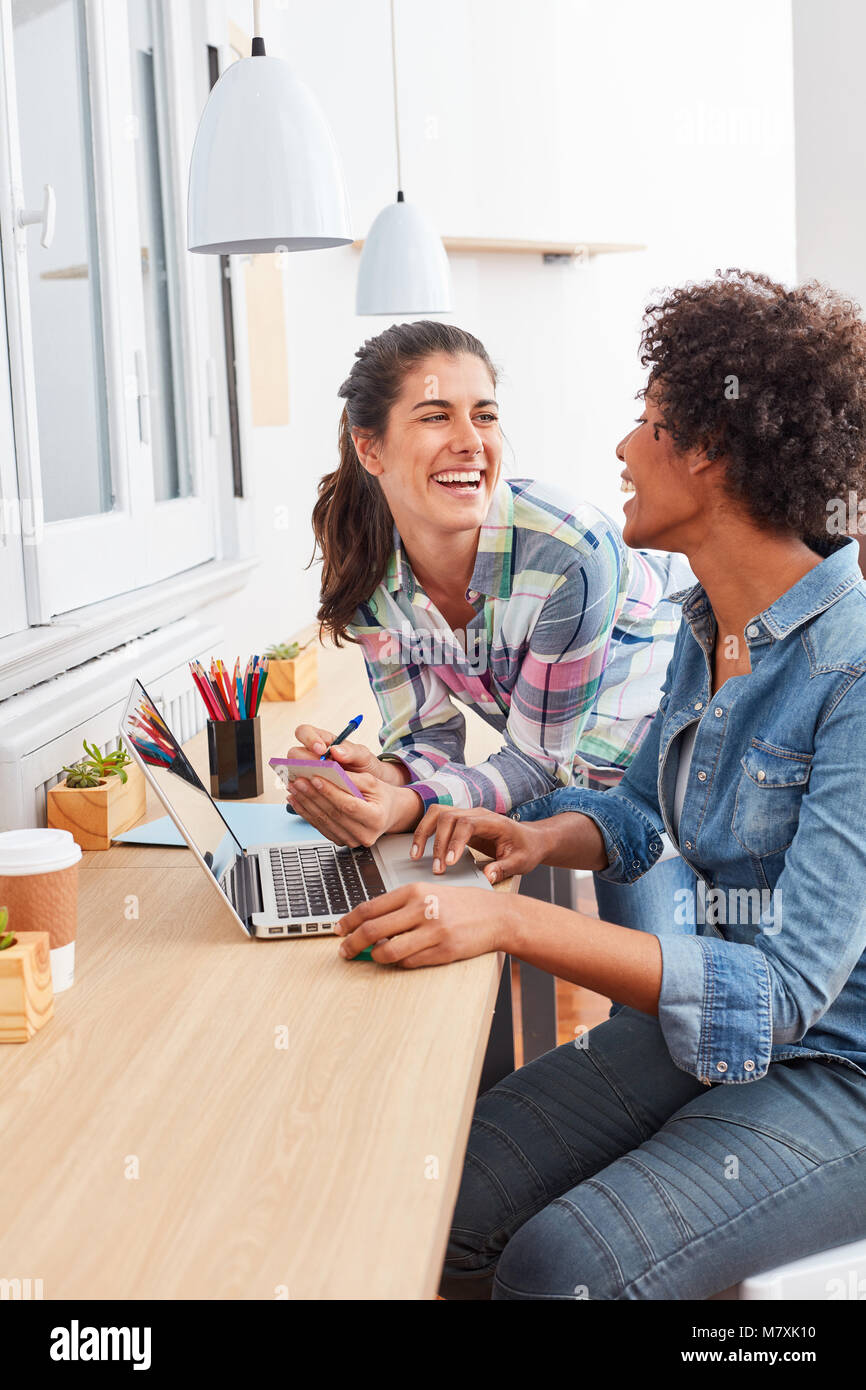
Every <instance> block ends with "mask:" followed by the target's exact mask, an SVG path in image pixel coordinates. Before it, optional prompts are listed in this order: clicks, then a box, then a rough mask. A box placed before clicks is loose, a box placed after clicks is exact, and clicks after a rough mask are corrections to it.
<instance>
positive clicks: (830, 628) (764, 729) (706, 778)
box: [511, 539, 866, 1084]
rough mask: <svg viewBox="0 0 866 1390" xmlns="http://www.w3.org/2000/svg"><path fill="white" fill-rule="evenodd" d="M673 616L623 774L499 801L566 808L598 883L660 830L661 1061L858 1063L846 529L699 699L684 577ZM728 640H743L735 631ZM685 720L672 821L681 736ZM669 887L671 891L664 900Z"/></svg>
mask: <svg viewBox="0 0 866 1390" xmlns="http://www.w3.org/2000/svg"><path fill="white" fill-rule="evenodd" d="M675 597H676V598H677V599H678V600H679V601H680V602H682V604H683V618H684V621H683V622H682V623H681V625H680V628H679V632H678V635H677V640H676V643H675V645H674V651H673V656H672V657H671V662H670V665H669V667H668V671H667V675H666V677H665V682H664V686H663V687H662V697H663V698H662V701H661V704H660V705H659V708H658V712H657V713H656V715H655V718H654V719H653V722H652V724H651V725H650V729H649V732H648V734H647V736H646V738H645V739H644V741H643V742H642V744H641V746H640V748H639V749H638V751H637V753H636V754H635V756H634V758H633V760H632V762H631V764H630V766H629V767H628V769H627V771H626V773H625V775H624V777H623V778H622V781H621V782H620V783H619V785H618V786H617V787H614V788H610V789H608V790H606V791H593V790H590V789H589V788H581V787H571V788H562V789H560V790H558V791H555V792H552V793H549V794H548V795H546V796H542V797H538V798H537V799H536V800H534V801H530V802H527V803H526V804H525V805H523V806H521V807H519V808H518V809H517V810H515V811H512V812H511V815H512V816H513V818H514V819H515V820H537V819H540V818H542V817H545V816H552V815H557V814H559V813H560V812H563V811H581V812H583V813H584V814H585V815H588V816H590V817H591V818H592V819H593V820H594V821H595V822H596V824H597V825H598V827H599V830H600V831H601V834H602V836H603V838H604V843H605V847H606V849H607V854H608V861H609V862H608V867H607V868H606V869H605V870H603V871H602V874H601V877H602V878H607V879H611V880H612V881H614V882H616V883H633V882H634V881H635V879H638V878H640V877H641V875H642V874H644V873H646V872H647V870H648V869H650V868H651V867H652V866H653V864H654V863H655V862H656V860H657V859H658V857H659V854H660V852H661V849H662V844H661V839H660V836H661V834H662V832H663V831H665V830H666V831H667V833H668V835H669V836H670V838H671V840H672V841H673V842H674V844H676V845H678V847H679V850H680V853H681V854H682V856H683V858H684V859H685V860H686V861H687V862H688V863H689V864H690V865H691V867H692V868H693V869H694V871H695V873H696V875H697V892H696V893H690V894H688V895H686V894H685V893H683V894H682V897H683V898H686V897H688V898H689V899H692V900H693V901H692V902H691V904H690V906H685V905H684V903H683V902H678V903H674V902H672V903H671V912H672V914H673V917H672V921H673V922H680V923H681V922H683V921H684V920H686V919H685V917H684V915H683V913H684V911H689V912H691V922H693V923H694V927H693V929H692V930H689V931H687V932H686V933H683V931H682V929H680V931H679V932H672V931H670V929H669V928H670V924H668V923H664V922H662V923H659V932H658V936H659V943H660V946H661V952H662V972H663V973H662V985H661V993H660V996H659V1005H658V1017H659V1025H660V1027H661V1030H662V1033H663V1036H664V1038H665V1042H666V1044H667V1046H668V1049H669V1051H670V1054H671V1057H672V1058H673V1060H674V1062H675V1063H676V1064H677V1066H678V1067H680V1068H682V1069H683V1070H684V1071H687V1072H689V1073H691V1075H693V1076H695V1077H697V1078H698V1079H699V1080H701V1081H703V1082H704V1083H706V1084H710V1083H712V1082H727V1083H737V1082H739V1083H744V1082H748V1081H757V1080H758V1079H759V1078H760V1077H762V1076H764V1075H765V1074H766V1072H767V1070H768V1068H769V1066H770V1064H771V1062H774V1061H779V1060H781V1059H785V1058H796V1057H818V1058H823V1059H835V1060H836V1061H838V1062H843V1063H846V1064H847V1065H848V1066H851V1067H854V1068H855V1069H856V1070H857V1071H860V1072H862V1073H864V1074H866V833H864V819H863V813H864V805H866V681H864V680H863V679H862V677H863V673H864V670H866V584H864V582H863V579H862V577H861V574H860V570H859V567H858V547H857V542H856V541H855V540H853V539H852V540H845V541H843V542H842V544H841V545H839V546H838V547H837V548H836V549H835V550H833V551H832V552H831V553H830V554H829V555H828V556H827V557H826V558H825V559H824V560H822V561H821V563H820V564H818V565H816V566H815V567H814V569H812V570H810V572H809V573H808V574H806V575H804V576H803V578H802V579H800V580H799V581H798V582H797V583H796V584H795V585H793V587H792V588H790V589H789V590H788V591H787V593H784V594H783V595H782V596H781V598H779V599H777V600H776V602H775V603H773V604H771V605H770V607H769V608H766V609H765V610H764V611H763V612H762V613H758V614H756V616H755V617H754V618H753V619H752V620H751V622H749V623H748V624H747V625H746V629H745V640H746V642H747V643H748V649H749V658H750V662H751V668H752V669H751V673H749V674H746V675H742V676H732V677H730V678H729V679H728V680H726V681H725V683H724V685H722V686H721V687H720V689H719V691H718V692H717V694H715V695H713V694H712V693H711V690H712V675H713V671H712V657H713V649H714V642H715V634H716V621H715V616H714V614H713V611H712V609H711V607H710V603H709V600H708V598H707V595H706V593H705V591H704V589H703V588H702V587H701V585H700V584H697V585H695V587H694V588H692V589H690V590H687V591H686V590H683V591H682V592H681V593H679V594H677V595H676V596H675ZM741 640H742V639H741ZM692 724H697V728H696V730H695V739H694V746H693V750H692V759H691V765H690V768H689V772H688V778H687V783H686V790H685V796H684V799H683V805H682V812H681V816H680V823H679V835H678V836H677V835H675V834H674V831H673V828H672V825H673V821H672V812H673V800H674V789H675V786H676V777H677V766H678V763H679V749H680V747H681V744H682V734H683V731H684V730H685V729H686V728H688V727H689V726H690V725H692ZM676 896H680V895H676Z"/></svg>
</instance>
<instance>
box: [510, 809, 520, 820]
mask: <svg viewBox="0 0 866 1390" xmlns="http://www.w3.org/2000/svg"><path fill="white" fill-rule="evenodd" d="M511 819H512V820H520V812H519V811H512V812H511Z"/></svg>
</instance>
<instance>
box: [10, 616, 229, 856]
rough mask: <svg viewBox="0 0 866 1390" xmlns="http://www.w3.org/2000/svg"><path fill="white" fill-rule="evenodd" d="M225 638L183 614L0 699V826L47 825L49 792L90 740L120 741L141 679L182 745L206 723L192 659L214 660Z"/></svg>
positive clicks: (105, 744) (108, 745)
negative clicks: (126, 707) (135, 683)
mask: <svg viewBox="0 0 866 1390" xmlns="http://www.w3.org/2000/svg"><path fill="white" fill-rule="evenodd" d="M222 636H223V633H222V629H221V628H219V627H216V626H212V625H210V626H208V625H205V624H204V623H202V622H200V621H199V620H197V619H194V618H182V619H181V620H180V621H178V622H176V623H171V624H169V625H168V626H167V627H164V628H161V629H160V630H159V631H157V632H151V633H148V635H147V636H146V637H138V638H135V639H134V640H133V641H131V642H125V643H124V644H123V646H121V647H116V648H115V649H114V650H113V651H111V652H106V653H105V654H104V655H103V656H98V657H94V658H93V660H91V661H86V662H84V663H83V664H82V665H81V666H76V667H73V669H72V670H70V671H66V672H65V673H64V674H63V675H62V676H57V677H55V678H54V679H53V680H50V681H42V682H41V684H39V685H34V686H32V687H31V688H30V689H29V690H24V691H22V692H21V694H19V695H13V696H11V698H10V699H8V700H3V701H0V830H17V829H20V828H23V827H25V826H43V825H44V824H45V793H46V792H47V790H48V788H49V787H53V786H55V785H56V784H57V783H58V782H59V781H62V779H63V775H64V774H63V772H62V769H63V767H64V765H68V764H70V763H74V762H77V761H78V759H79V758H82V757H84V756H85V753H84V748H83V747H82V740H83V739H85V738H86V739H87V742H88V743H95V744H97V745H98V747H99V748H100V749H102V750H103V751H104V752H108V751H110V750H111V749H113V748H116V747H117V746H118V744H119V742H120V736H119V733H118V725H119V723H120V716H121V714H122V712H123V708H124V705H125V704H126V700H127V697H128V695H129V688H130V686H131V685H132V682H133V680H135V679H136V678H138V679H139V680H140V681H141V682H142V684H143V685H144V686H145V688H146V689H147V691H148V694H150V695H151V696H152V697H153V700H154V702H155V703H156V706H157V708H158V709H159V711H160V713H161V714H162V715H163V717H164V718H165V719H166V721H167V722H168V724H169V725H170V726H171V728H172V729H173V731H174V733H175V734H176V736H177V738H178V739H180V740H181V742H183V741H184V740H185V739H187V738H191V737H192V735H193V734H194V733H197V732H198V730H199V729H201V728H203V727H204V724H205V721H206V719H207V715H206V713H205V709H204V705H203V704H202V700H201V697H200V695H199V694H198V692H197V690H196V689H195V686H194V684H193V681H192V677H191V676H190V673H189V667H188V665H187V662H189V661H192V660H194V659H196V658H198V659H199V660H200V661H203V662H204V663H205V665H207V664H208V662H209V660H210V657H211V655H214V654H217V653H218V652H219V647H220V643H221V641H222Z"/></svg>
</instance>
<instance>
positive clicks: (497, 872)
mask: <svg viewBox="0 0 866 1390" xmlns="http://www.w3.org/2000/svg"><path fill="white" fill-rule="evenodd" d="M431 835H432V836H433V837H434V839H433V872H434V873H436V874H444V873H445V870H446V868H447V866H448V865H450V864H456V863H457V862H458V860H459V859H460V856H461V854H462V853H463V851H464V849H465V848H466V846H467V845H469V846H471V848H472V849H477V850H479V851H480V853H481V854H487V855H489V856H490V858H491V859H492V860H494V861H495V862H493V863H491V864H485V866H484V874H485V877H486V878H487V879H488V880H489V882H490V883H499V882H501V880H502V879H504V878H510V877H511V875H512V874H528V873H529V872H530V870H532V869H534V868H535V867H536V866H537V865H538V864H541V863H543V862H544V852H545V848H546V843H547V837H546V835H545V833H544V822H543V821H527V822H523V823H521V822H518V821H513V820H511V819H510V818H509V817H508V816H500V815H499V814H498V813H497V812H496V811H487V810H485V809H483V808H482V807H471V808H469V807H455V806H431V807H430V809H429V810H428V811H427V812H426V813H425V814H424V816H423V817H422V818H421V820H420V821H419V822H418V826H417V828H416V830H415V834H414V835H413V837H412V847H411V849H410V851H409V853H410V855H411V857H412V858H413V859H418V858H420V856H421V855H422V854H423V853H424V846H425V845H426V843H427V841H428V840H429V838H430V836H431Z"/></svg>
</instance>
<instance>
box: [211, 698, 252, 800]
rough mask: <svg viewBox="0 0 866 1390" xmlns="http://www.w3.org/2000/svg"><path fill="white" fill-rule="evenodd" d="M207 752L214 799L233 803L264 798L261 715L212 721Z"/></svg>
mask: <svg viewBox="0 0 866 1390" xmlns="http://www.w3.org/2000/svg"><path fill="white" fill-rule="evenodd" d="M207 752H208V759H209V762H210V794H211V796H212V797H214V798H215V799H216V800H223V801H230V800H232V799H235V800H242V799H243V798H245V797H248V796H261V794H262V792H263V791H264V778H263V776H262V728H261V721H260V719H259V716H258V715H256V717H255V719H209V720H208V721H207Z"/></svg>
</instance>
